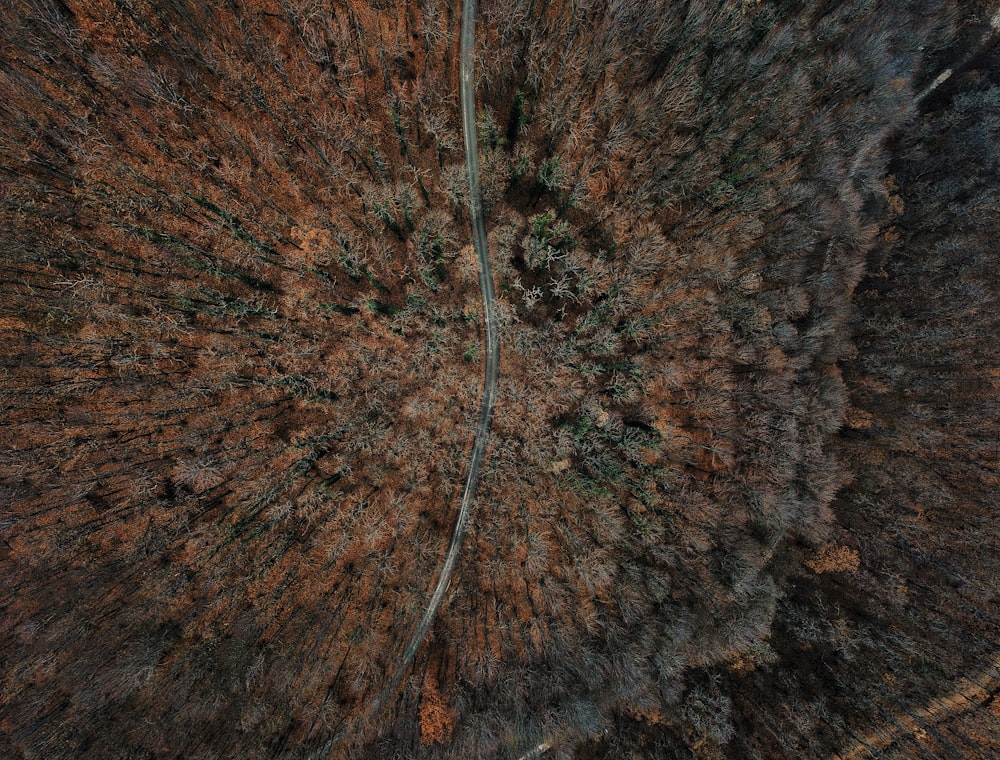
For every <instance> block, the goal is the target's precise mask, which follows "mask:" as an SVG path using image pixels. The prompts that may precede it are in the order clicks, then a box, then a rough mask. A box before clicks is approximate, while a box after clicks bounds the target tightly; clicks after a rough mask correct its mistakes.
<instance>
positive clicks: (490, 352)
mask: <svg viewBox="0 0 1000 760" xmlns="http://www.w3.org/2000/svg"><path fill="white" fill-rule="evenodd" d="M477 1H478V0H464V2H463V3H462V42H461V58H460V63H459V79H460V81H459V90H460V97H461V101H462V131H463V133H464V134H465V173H466V177H467V179H468V184H469V216H470V220H471V224H472V245H473V247H474V248H475V249H476V256H477V257H478V258H479V289H480V291H481V292H482V297H483V327H484V330H485V332H486V367H485V375H486V377H485V381H484V383H483V400H482V404H481V405H480V407H479V424H478V425H477V426H476V436H475V438H474V440H473V443H472V456H471V457H470V458H469V468H468V470H467V471H466V474H465V486H464V488H463V489H462V499H461V502H460V506H459V509H458V515H456V517H455V527H454V528H453V529H452V533H451V543H450V544H449V545H448V554H447V555H446V556H445V560H444V564H443V565H442V566H441V573H440V574H439V575H438V580H437V584H436V585H435V586H434V592H433V593H432V594H431V598H430V599H429V600H428V602H427V607H426V608H425V609H424V616H423V618H422V619H421V620H420V624H419V625H418V626H417V629H416V631H414V632H413V637H412V638H411V639H410V643H409V644H407V646H406V650H405V651H404V652H403V658H402V662H401V664H400V670H401V671H406V670H408V669H409V667H410V664H411V663H412V662H413V658H414V657H415V656H416V654H417V650H418V649H420V646H421V644H423V642H424V638H425V637H426V636H427V632H428V631H429V630H430V627H431V624H432V623H433V622H434V618H435V616H437V613H438V610H440V609H441V604H442V603H443V602H444V595H445V593H446V592H447V591H448V584H449V583H451V576H452V574H453V573H454V572H455V564H456V563H457V562H458V553H459V551H461V549H462V542H463V540H464V539H465V529H466V527H467V526H468V524H469V516H470V514H471V511H472V502H473V501H474V500H475V498H476V486H478V485H479V472H480V470H481V469H482V466H483V455H484V454H485V453H486V443H487V440H488V439H489V435H490V422H491V421H492V419H493V407H494V405H495V404H496V395H497V380H498V378H499V377H500V337H499V334H498V330H497V327H498V325H497V316H496V303H495V301H494V296H495V294H494V290H493V269H492V268H491V266H490V252H489V249H488V248H487V245H486V222H485V220H484V219H483V201H482V189H481V187H480V185H479V140H478V136H477V134H476V91H475V83H474V79H473V63H474V58H475V55H474V53H475V32H476V5H477ZM400 678H402V675H400Z"/></svg>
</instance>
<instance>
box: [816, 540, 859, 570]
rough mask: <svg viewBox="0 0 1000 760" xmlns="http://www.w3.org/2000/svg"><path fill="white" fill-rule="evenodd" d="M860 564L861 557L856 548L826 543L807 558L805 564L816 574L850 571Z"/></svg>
mask: <svg viewBox="0 0 1000 760" xmlns="http://www.w3.org/2000/svg"><path fill="white" fill-rule="evenodd" d="M860 565H861V558H860V557H859V556H858V552H857V550H856V549H851V548H850V547H847V546H836V545H835V544H826V545H825V546H822V547H820V549H819V550H818V551H817V552H816V553H815V554H814V555H813V556H812V557H810V558H809V559H807V560H806V561H805V566H806V567H808V568H809V569H810V570H812V571H813V572H814V573H816V574H817V575H820V574H822V573H842V572H847V573H852V572H854V571H856V570H857V569H858V567H860Z"/></svg>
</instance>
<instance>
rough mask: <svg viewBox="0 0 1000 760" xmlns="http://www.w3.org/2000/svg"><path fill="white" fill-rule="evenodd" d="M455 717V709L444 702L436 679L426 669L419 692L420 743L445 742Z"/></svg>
mask: <svg viewBox="0 0 1000 760" xmlns="http://www.w3.org/2000/svg"><path fill="white" fill-rule="evenodd" d="M455 717H456V713H455V709H454V708H453V707H450V706H449V705H448V704H447V703H446V702H445V700H444V698H443V697H442V695H441V692H440V691H439V690H438V684H437V679H436V678H435V676H434V674H433V673H432V672H431V671H428V672H427V675H426V676H425V677H424V687H423V691H422V692H421V694H420V743H421V744H423V745H424V746H427V745H430V744H436V743H444V742H447V741H448V739H450V738H451V734H452V731H453V730H454V728H455Z"/></svg>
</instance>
